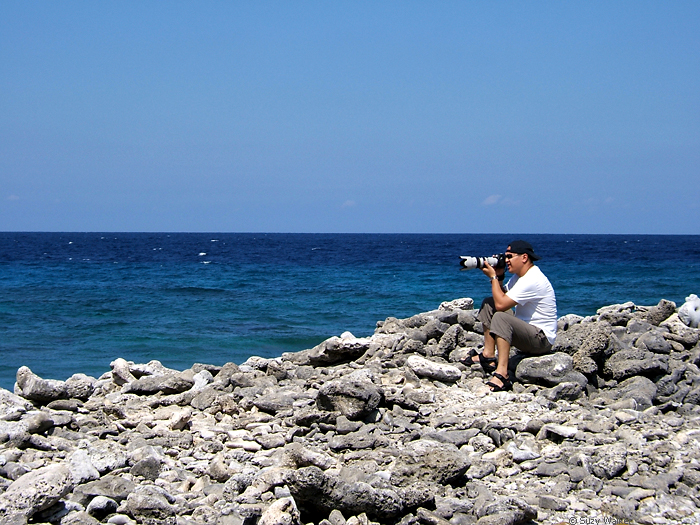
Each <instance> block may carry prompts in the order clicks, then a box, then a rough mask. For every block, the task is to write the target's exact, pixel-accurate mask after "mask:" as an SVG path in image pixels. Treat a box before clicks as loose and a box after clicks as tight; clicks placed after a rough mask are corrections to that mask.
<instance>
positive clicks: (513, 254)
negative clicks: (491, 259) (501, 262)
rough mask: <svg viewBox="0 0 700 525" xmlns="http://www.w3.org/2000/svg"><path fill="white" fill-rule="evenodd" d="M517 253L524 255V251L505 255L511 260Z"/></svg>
mask: <svg viewBox="0 0 700 525" xmlns="http://www.w3.org/2000/svg"><path fill="white" fill-rule="evenodd" d="M516 255H522V253H506V255H505V257H506V259H508V260H510V259H512V258H513V257H515V256H516Z"/></svg>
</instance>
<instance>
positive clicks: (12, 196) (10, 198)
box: [7, 195, 19, 201]
mask: <svg viewBox="0 0 700 525" xmlns="http://www.w3.org/2000/svg"><path fill="white" fill-rule="evenodd" d="M7 200H8V201H18V200H19V197H18V196H17V195H10V196H9V197H8V198H7Z"/></svg>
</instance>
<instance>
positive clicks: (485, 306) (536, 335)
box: [479, 297, 552, 355]
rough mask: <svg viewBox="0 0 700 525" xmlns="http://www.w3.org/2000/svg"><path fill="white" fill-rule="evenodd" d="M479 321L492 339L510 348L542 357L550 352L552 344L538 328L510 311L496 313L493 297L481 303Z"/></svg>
mask: <svg viewBox="0 0 700 525" xmlns="http://www.w3.org/2000/svg"><path fill="white" fill-rule="evenodd" d="M479 321H481V322H482V324H483V325H484V330H488V331H489V332H491V335H492V336H493V337H500V338H502V339H505V340H506V341H508V343H510V345H511V346H514V347H515V348H517V349H518V350H520V351H522V352H524V353H526V354H531V355H544V354H548V353H550V352H551V351H552V344H551V343H550V342H549V339H547V336H546V335H545V333H544V332H543V331H542V330H541V329H540V328H537V327H536V326H533V325H531V324H528V323H526V322H525V321H523V320H522V319H518V318H517V317H515V315H513V311H512V310H508V311H507V312H499V311H497V310H496V307H495V305H494V302H493V297H487V298H486V299H484V302H483V303H481V310H479Z"/></svg>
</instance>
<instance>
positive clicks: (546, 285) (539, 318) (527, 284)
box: [506, 266, 557, 344]
mask: <svg viewBox="0 0 700 525" xmlns="http://www.w3.org/2000/svg"><path fill="white" fill-rule="evenodd" d="M506 290H508V291H507V292H506V295H507V296H508V297H510V298H511V299H513V301H515V302H516V303H517V305H516V306H515V317H517V318H518V319H522V320H523V321H525V322H526V323H528V324H531V325H533V326H536V327H537V328H540V329H541V330H542V331H543V332H544V333H545V335H546V336H547V339H548V340H549V342H550V343H552V344H554V339H555V338H556V336H557V298H556V296H555V295H554V288H552V285H551V284H550V282H549V279H547V277H546V276H545V275H544V274H543V273H542V270H540V269H539V268H538V267H537V266H533V267H532V268H530V269H529V270H528V271H527V273H526V274H525V275H523V276H522V277H518V276H517V275H513V277H511V278H510V280H509V281H508V284H506Z"/></svg>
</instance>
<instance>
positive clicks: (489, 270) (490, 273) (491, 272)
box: [481, 261, 498, 279]
mask: <svg viewBox="0 0 700 525" xmlns="http://www.w3.org/2000/svg"><path fill="white" fill-rule="evenodd" d="M481 271H482V272H484V275H485V276H486V277H488V278H489V279H493V278H494V277H496V276H497V275H498V274H497V273H496V269H495V268H494V267H493V266H491V265H490V264H489V263H488V261H484V267H483V268H482V269H481Z"/></svg>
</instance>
